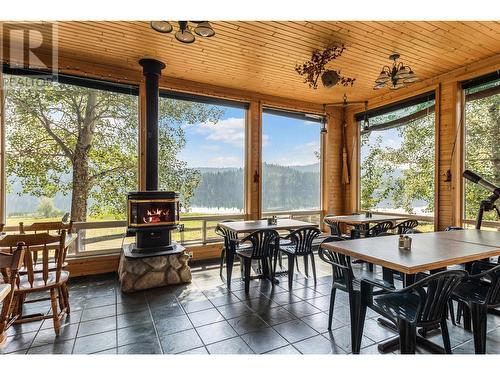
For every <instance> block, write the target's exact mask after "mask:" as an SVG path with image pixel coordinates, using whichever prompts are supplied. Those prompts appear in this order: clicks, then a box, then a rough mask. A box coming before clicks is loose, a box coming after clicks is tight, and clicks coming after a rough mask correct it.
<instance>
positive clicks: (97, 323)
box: [77, 316, 116, 337]
mask: <svg viewBox="0 0 500 375" xmlns="http://www.w3.org/2000/svg"><path fill="white" fill-rule="evenodd" d="M115 329H116V316H110V317H107V318H101V319H96V320H89V321H86V322H81V323H80V326H79V327H78V335H77V336H78V337H82V336H88V335H94V334H96V333H103V332H107V331H113V330H115Z"/></svg>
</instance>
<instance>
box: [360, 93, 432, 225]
mask: <svg viewBox="0 0 500 375" xmlns="http://www.w3.org/2000/svg"><path fill="white" fill-rule="evenodd" d="M368 118H369V126H368V127H367V126H366V124H365V121H364V114H359V115H358V116H357V120H358V122H359V125H360V128H361V163H360V176H361V179H360V206H361V209H362V210H371V211H378V212H391V213H402V214H410V215H419V216H428V217H429V220H430V221H432V217H433V213H434V133H435V131H434V96H433V95H430V94H429V95H425V96H422V97H419V98H415V99H412V100H411V101H407V102H406V103H399V104H397V105H393V106H390V107H386V108H381V109H377V110H373V111H371V112H369V113H368Z"/></svg>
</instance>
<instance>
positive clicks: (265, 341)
mask: <svg viewBox="0 0 500 375" xmlns="http://www.w3.org/2000/svg"><path fill="white" fill-rule="evenodd" d="M241 338H242V339H243V340H244V341H245V342H246V343H247V344H248V346H250V348H251V349H252V350H253V351H254V352H255V353H265V352H268V351H270V350H273V349H277V348H279V347H281V346H285V345H287V344H288V342H287V341H286V340H285V339H284V338H283V337H281V336H280V335H279V334H278V333H277V332H276V331H275V330H274V329H272V328H262V329H259V330H257V331H252V332H249V333H247V334H245V335H243V336H241Z"/></svg>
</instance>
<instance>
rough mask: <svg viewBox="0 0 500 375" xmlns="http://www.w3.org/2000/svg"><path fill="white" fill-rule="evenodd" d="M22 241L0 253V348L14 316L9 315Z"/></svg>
mask: <svg viewBox="0 0 500 375" xmlns="http://www.w3.org/2000/svg"><path fill="white" fill-rule="evenodd" d="M23 245H24V244H23V243H19V244H18V245H17V247H16V250H15V251H14V252H13V253H12V254H4V253H0V273H1V274H2V276H3V282H4V284H0V302H2V309H1V310H0V348H1V347H3V346H4V345H5V342H6V341H7V335H6V331H7V330H8V329H9V327H10V326H11V325H12V323H13V322H14V320H15V318H16V317H11V316H10V312H11V307H12V301H13V299H14V290H15V287H16V283H17V280H18V271H19V268H20V267H21V264H22V261H23V257H24V249H23Z"/></svg>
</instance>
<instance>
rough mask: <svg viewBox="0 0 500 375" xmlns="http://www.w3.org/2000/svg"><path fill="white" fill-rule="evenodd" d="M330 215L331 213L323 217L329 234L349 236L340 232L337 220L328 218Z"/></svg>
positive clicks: (347, 237)
mask: <svg viewBox="0 0 500 375" xmlns="http://www.w3.org/2000/svg"><path fill="white" fill-rule="evenodd" d="M330 216H333V215H327V216H325V217H324V218H323V223H325V225H326V226H327V227H329V228H330V234H331V235H332V236H338V237H342V238H345V239H349V238H351V237H350V236H348V235H345V234H342V232H341V231H340V225H339V222H338V221H333V220H330Z"/></svg>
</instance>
